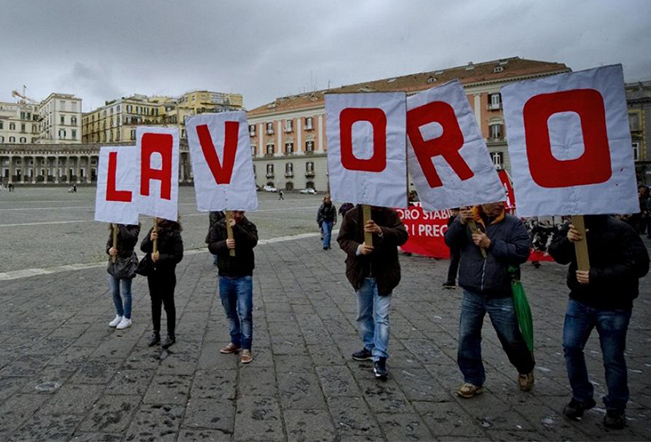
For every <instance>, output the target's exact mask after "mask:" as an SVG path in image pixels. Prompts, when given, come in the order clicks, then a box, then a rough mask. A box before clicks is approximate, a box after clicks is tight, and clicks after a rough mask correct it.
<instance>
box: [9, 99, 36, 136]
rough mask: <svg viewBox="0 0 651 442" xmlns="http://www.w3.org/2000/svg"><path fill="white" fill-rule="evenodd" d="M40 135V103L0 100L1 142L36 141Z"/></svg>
mask: <svg viewBox="0 0 651 442" xmlns="http://www.w3.org/2000/svg"><path fill="white" fill-rule="evenodd" d="M39 136H40V128H39V111H38V104H30V103H26V102H22V103H6V102H0V144H8V143H12V144H13V143H15V144H27V143H35V142H36V141H37V140H38V138H39Z"/></svg>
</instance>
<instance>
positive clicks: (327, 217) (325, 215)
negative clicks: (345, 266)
mask: <svg viewBox="0 0 651 442" xmlns="http://www.w3.org/2000/svg"><path fill="white" fill-rule="evenodd" d="M316 222H317V224H318V225H319V227H321V233H322V235H323V250H328V249H330V238H331V236H332V227H333V226H334V225H335V224H337V208H336V207H335V205H334V204H332V201H331V200H330V195H329V194H326V195H324V197H323V203H322V204H321V206H320V207H319V210H318V212H317V214H316Z"/></svg>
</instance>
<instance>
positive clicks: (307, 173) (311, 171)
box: [305, 170, 314, 178]
mask: <svg viewBox="0 0 651 442" xmlns="http://www.w3.org/2000/svg"><path fill="white" fill-rule="evenodd" d="M305 178H314V171H313V170H308V171H306V172H305Z"/></svg>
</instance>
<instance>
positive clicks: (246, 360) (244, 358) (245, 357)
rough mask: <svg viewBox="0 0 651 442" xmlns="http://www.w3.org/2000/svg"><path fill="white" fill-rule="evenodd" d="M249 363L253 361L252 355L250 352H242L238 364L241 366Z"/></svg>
mask: <svg viewBox="0 0 651 442" xmlns="http://www.w3.org/2000/svg"><path fill="white" fill-rule="evenodd" d="M251 361H253V355H252V354H251V350H242V356H241V357H240V362H241V363H242V364H248V363H249V362H251Z"/></svg>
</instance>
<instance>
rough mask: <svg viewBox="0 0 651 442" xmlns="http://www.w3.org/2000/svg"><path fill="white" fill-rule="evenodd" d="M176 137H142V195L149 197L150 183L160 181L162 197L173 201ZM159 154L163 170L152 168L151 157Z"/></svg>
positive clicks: (147, 135)
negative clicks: (173, 150)
mask: <svg viewBox="0 0 651 442" xmlns="http://www.w3.org/2000/svg"><path fill="white" fill-rule="evenodd" d="M173 144H174V137H172V135H171V134H154V133H146V134H143V136H142V142H141V145H142V155H141V157H142V159H141V164H140V177H141V178H140V194H141V195H144V196H149V181H151V180H159V181H160V182H161V185H160V197H161V198H162V199H166V200H171V199H172V148H173ZM154 153H158V154H160V155H161V157H162V168H161V169H152V168H151V156H152V154H154Z"/></svg>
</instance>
